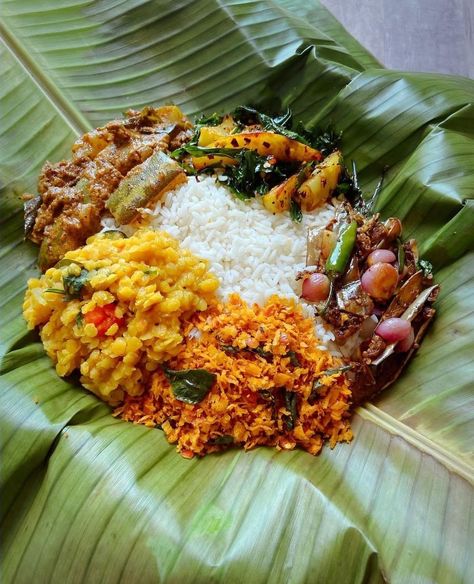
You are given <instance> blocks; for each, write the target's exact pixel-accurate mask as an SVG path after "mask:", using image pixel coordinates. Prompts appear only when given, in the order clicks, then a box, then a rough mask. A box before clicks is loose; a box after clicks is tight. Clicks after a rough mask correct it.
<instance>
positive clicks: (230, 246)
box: [104, 177, 334, 343]
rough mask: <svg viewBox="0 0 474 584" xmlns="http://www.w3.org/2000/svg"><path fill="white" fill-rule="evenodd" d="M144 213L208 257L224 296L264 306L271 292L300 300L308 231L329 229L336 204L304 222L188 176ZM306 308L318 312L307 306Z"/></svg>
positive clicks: (324, 333)
mask: <svg viewBox="0 0 474 584" xmlns="http://www.w3.org/2000/svg"><path fill="white" fill-rule="evenodd" d="M145 213H146V215H145V217H144V219H145V220H146V222H147V223H148V220H150V223H148V225H149V226H150V227H153V228H155V229H159V230H164V231H167V232H168V233H170V234H171V235H173V236H174V237H176V239H178V240H179V241H180V242H181V243H182V245H183V247H186V248H188V249H190V250H191V251H193V252H194V253H195V254H197V255H199V256H200V257H203V258H206V259H208V260H209V262H210V265H211V270H212V271H213V272H214V273H215V274H216V276H217V277H218V278H219V280H220V282H221V286H220V289H219V293H220V295H221V296H222V297H223V298H225V297H227V296H228V294H230V293H232V292H237V293H238V294H239V295H240V296H241V297H242V298H243V299H244V300H246V301H247V302H249V303H253V302H256V303H258V304H263V303H264V302H265V300H266V299H267V298H268V297H269V296H271V295H272V294H278V295H280V296H284V297H287V298H294V299H295V300H298V301H300V302H301V300H300V299H299V295H300V293H301V284H299V283H298V282H297V281H296V279H295V276H296V274H297V272H298V271H299V270H301V269H302V268H303V267H304V266H305V260H306V234H307V230H308V228H309V227H324V226H325V225H326V224H327V223H328V222H329V221H330V220H331V219H332V218H333V216H334V207H333V206H332V205H330V204H326V205H324V206H322V207H320V208H318V209H316V210H315V211H314V212H312V213H304V214H303V221H302V222H301V223H295V222H294V221H292V220H291V218H290V216H289V214H288V213H280V214H275V215H273V214H272V213H270V212H269V211H267V210H266V209H265V208H264V207H263V205H262V203H261V201H260V200H258V198H255V199H251V200H249V201H241V200H240V199H238V198H237V197H235V196H234V195H233V194H232V193H231V192H230V191H229V189H227V188H226V187H225V186H223V185H222V184H219V182H218V181H217V180H216V178H214V177H199V178H196V177H188V179H187V181H186V182H185V183H183V184H182V185H180V186H179V187H177V188H176V189H175V190H173V191H169V192H168V193H166V195H165V196H164V197H163V199H162V200H161V201H160V202H158V203H157V204H156V206H155V207H154V208H153V209H151V210H149V209H147V210H145ZM104 225H105V227H107V228H119V229H121V230H122V231H124V232H125V233H126V234H127V235H129V234H130V233H131V232H133V231H135V228H134V227H131V226H116V225H115V224H114V222H113V220H112V219H105V220H104ZM302 304H303V305H304V304H305V303H302ZM305 312H306V313H307V314H308V315H313V314H314V311H313V310H312V308H311V307H309V306H307V305H306V306H305ZM318 320H319V319H318ZM316 331H317V334H318V336H319V338H320V339H321V341H322V342H323V343H328V342H329V341H331V340H333V339H334V335H333V333H332V332H331V331H328V330H327V329H326V328H325V327H323V326H322V323H321V322H319V323H318V322H317V323H316Z"/></svg>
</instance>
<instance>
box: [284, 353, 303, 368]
mask: <svg viewBox="0 0 474 584" xmlns="http://www.w3.org/2000/svg"><path fill="white" fill-rule="evenodd" d="M285 357H289V358H290V364H291V365H293V367H301V363H300V361H299V359H298V355H297V354H296V353H295V352H294V351H288V353H287V354H286V355H285Z"/></svg>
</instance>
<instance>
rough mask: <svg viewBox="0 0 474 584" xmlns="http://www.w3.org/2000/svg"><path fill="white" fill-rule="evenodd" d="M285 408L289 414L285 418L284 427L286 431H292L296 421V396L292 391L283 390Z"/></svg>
mask: <svg viewBox="0 0 474 584" xmlns="http://www.w3.org/2000/svg"><path fill="white" fill-rule="evenodd" d="M285 408H286V409H287V410H288V411H289V412H290V414H289V416H286V417H285V420H284V421H285V425H286V427H287V429H288V430H293V428H294V427H295V425H296V421H297V419H298V412H297V395H296V393H295V392H294V391H286V390H285Z"/></svg>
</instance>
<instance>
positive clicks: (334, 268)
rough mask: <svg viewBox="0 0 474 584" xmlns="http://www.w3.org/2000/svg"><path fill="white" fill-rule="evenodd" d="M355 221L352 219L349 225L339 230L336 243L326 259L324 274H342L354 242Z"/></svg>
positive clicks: (355, 233)
mask: <svg viewBox="0 0 474 584" xmlns="http://www.w3.org/2000/svg"><path fill="white" fill-rule="evenodd" d="M356 235H357V222H356V221H352V222H351V223H350V224H349V225H345V226H344V227H342V229H341V231H340V232H339V235H338V238H337V240H336V244H335V246H334V249H333V250H332V252H331V254H330V255H329V257H328V259H327V261H326V274H328V275H331V274H333V275H339V274H343V273H344V270H345V269H346V266H347V262H348V261H349V259H350V257H351V254H352V250H353V249H354V245H355V242H356Z"/></svg>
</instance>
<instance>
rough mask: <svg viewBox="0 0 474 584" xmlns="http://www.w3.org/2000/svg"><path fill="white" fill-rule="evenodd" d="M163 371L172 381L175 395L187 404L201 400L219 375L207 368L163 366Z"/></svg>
mask: <svg viewBox="0 0 474 584" xmlns="http://www.w3.org/2000/svg"><path fill="white" fill-rule="evenodd" d="M163 371H164V373H165V375H166V377H167V378H168V381H169V382H170V383H171V390H172V392H173V395H174V397H175V398H176V399H177V400H179V401H182V402H185V403H187V404H197V403H199V402H201V401H202V400H203V399H204V398H205V397H206V395H207V394H208V393H209V391H210V390H211V388H212V386H213V385H214V383H215V382H216V379H217V375H216V374H215V373H210V372H209V371H207V370H206V369H183V370H182V371H174V370H172V369H168V368H167V367H163Z"/></svg>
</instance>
